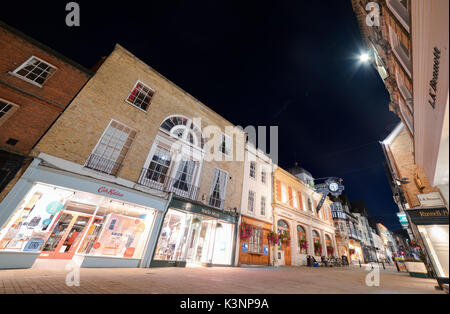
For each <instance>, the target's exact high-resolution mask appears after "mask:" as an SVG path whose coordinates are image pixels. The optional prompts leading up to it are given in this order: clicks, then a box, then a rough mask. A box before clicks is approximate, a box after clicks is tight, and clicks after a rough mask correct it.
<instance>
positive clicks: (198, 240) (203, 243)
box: [186, 217, 216, 264]
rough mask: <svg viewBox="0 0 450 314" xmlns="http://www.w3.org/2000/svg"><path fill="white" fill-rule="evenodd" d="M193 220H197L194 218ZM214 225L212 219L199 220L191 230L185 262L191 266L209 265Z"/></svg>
mask: <svg viewBox="0 0 450 314" xmlns="http://www.w3.org/2000/svg"><path fill="white" fill-rule="evenodd" d="M194 219H199V218H198V217H195V218H194ZM215 227H216V223H215V220H213V219H201V220H200V221H198V220H197V222H196V223H195V224H194V227H193V228H192V230H191V233H190V236H189V240H188V242H187V243H188V248H187V256H186V261H187V262H188V263H191V264H202V263H210V262H211V261H212V254H213V249H214V235H215Z"/></svg>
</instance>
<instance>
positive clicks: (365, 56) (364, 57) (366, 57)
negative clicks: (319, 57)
mask: <svg viewBox="0 0 450 314" xmlns="http://www.w3.org/2000/svg"><path fill="white" fill-rule="evenodd" d="M369 60H370V56H369V55H368V54H367V53H362V54H361V55H360V56H359V61H361V62H364V63H367V62H368V61H369Z"/></svg>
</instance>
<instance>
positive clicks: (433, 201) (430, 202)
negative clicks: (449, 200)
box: [417, 192, 444, 207]
mask: <svg viewBox="0 0 450 314" xmlns="http://www.w3.org/2000/svg"><path fill="white" fill-rule="evenodd" d="M417 198H418V200H419V202H420V206H422V207H427V206H444V201H442V198H441V194H439V192H433V193H426V194H417Z"/></svg>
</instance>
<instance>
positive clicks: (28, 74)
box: [13, 56, 56, 86]
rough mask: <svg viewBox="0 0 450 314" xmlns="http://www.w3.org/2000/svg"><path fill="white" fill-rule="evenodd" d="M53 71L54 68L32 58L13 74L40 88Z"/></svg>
mask: <svg viewBox="0 0 450 314" xmlns="http://www.w3.org/2000/svg"><path fill="white" fill-rule="evenodd" d="M55 71H56V67H54V66H52V65H51V64H49V63H47V62H45V61H44V60H42V59H39V58H37V57H35V56H33V57H31V58H29V59H28V60H27V61H25V62H24V63H23V64H22V65H21V66H20V67H18V68H17V69H16V70H14V72H13V74H14V75H16V76H18V77H20V78H21V79H23V80H25V81H28V82H30V83H32V84H35V85H38V86H42V85H44V83H45V81H46V80H47V79H48V78H50V76H52V75H53V73H55Z"/></svg>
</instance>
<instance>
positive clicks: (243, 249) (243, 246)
mask: <svg viewBox="0 0 450 314" xmlns="http://www.w3.org/2000/svg"><path fill="white" fill-rule="evenodd" d="M247 252H248V243H247V242H244V243H242V253H247Z"/></svg>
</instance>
